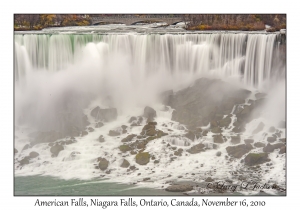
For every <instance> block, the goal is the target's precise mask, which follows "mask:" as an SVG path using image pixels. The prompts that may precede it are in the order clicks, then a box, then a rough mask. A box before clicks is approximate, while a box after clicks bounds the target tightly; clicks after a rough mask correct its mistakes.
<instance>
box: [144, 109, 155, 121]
mask: <svg viewBox="0 0 300 210" xmlns="http://www.w3.org/2000/svg"><path fill="white" fill-rule="evenodd" d="M143 116H144V117H146V118H147V121H148V122H151V121H153V120H154V118H155V117H156V111H155V110H154V109H153V108H151V107H149V106H146V107H145V109H144V115H143Z"/></svg>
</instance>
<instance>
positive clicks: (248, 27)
mask: <svg viewBox="0 0 300 210" xmlns="http://www.w3.org/2000/svg"><path fill="white" fill-rule="evenodd" d="M183 19H184V21H186V22H187V23H188V24H187V29H190V30H244V31H253V30H254V31H255V30H264V29H265V25H269V26H270V28H269V29H267V30H268V31H278V30H280V29H285V28H286V15H285V14H188V15H183Z"/></svg>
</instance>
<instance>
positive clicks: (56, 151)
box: [50, 144, 64, 157]
mask: <svg viewBox="0 0 300 210" xmlns="http://www.w3.org/2000/svg"><path fill="white" fill-rule="evenodd" d="M62 150H64V147H63V146H61V145H59V144H55V145H54V146H52V147H51V148H50V152H51V153H52V156H53V157H57V155H58V154H59V152H60V151H62Z"/></svg>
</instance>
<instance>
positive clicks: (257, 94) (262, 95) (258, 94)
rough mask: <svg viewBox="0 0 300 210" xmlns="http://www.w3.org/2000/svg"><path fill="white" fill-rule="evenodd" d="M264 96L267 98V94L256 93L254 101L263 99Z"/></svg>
mask: <svg viewBox="0 0 300 210" xmlns="http://www.w3.org/2000/svg"><path fill="white" fill-rule="evenodd" d="M266 96H267V94H265V93H256V94H255V98H256V99H261V98H265V97H266Z"/></svg>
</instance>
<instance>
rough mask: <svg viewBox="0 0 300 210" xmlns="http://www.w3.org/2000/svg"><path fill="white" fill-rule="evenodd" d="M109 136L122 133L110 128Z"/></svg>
mask: <svg viewBox="0 0 300 210" xmlns="http://www.w3.org/2000/svg"><path fill="white" fill-rule="evenodd" d="M108 135H109V136H119V135H121V133H120V132H119V131H115V130H110V131H109V133H108Z"/></svg>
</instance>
